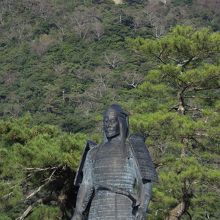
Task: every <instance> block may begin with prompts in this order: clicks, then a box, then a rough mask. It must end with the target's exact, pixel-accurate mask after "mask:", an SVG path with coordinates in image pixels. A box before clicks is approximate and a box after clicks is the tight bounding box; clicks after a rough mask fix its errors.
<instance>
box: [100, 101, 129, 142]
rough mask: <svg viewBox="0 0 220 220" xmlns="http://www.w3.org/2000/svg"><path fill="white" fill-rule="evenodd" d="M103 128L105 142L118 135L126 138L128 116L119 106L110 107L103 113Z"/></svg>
mask: <svg viewBox="0 0 220 220" xmlns="http://www.w3.org/2000/svg"><path fill="white" fill-rule="evenodd" d="M103 128H104V134H105V137H106V138H107V140H109V139H112V138H114V137H116V136H119V135H120V136H121V137H122V138H126V137H127V135H128V114H127V113H126V112H125V111H123V110H122V108H121V107H120V106H119V105H117V104H113V105H111V106H110V107H109V108H108V109H107V110H106V111H105V112H104V118H103Z"/></svg>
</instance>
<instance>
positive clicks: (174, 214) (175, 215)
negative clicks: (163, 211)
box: [165, 201, 186, 220]
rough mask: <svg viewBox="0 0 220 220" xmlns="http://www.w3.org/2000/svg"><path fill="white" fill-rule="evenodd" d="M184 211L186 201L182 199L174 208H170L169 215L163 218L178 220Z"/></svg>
mask: <svg viewBox="0 0 220 220" xmlns="http://www.w3.org/2000/svg"><path fill="white" fill-rule="evenodd" d="M185 212H186V202H184V201H182V202H181V203H179V204H178V205H177V206H176V207H175V208H173V209H171V210H170V212H169V216H168V217H166V218H165V220H179V219H180V218H181V216H182V215H183V214H184V213H185Z"/></svg>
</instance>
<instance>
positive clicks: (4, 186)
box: [0, 116, 86, 219]
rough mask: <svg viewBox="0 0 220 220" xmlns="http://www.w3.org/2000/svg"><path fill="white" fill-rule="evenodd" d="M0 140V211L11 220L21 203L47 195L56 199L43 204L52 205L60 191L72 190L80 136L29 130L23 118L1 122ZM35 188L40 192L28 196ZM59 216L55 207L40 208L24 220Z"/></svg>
mask: <svg viewBox="0 0 220 220" xmlns="http://www.w3.org/2000/svg"><path fill="white" fill-rule="evenodd" d="M0 137H1V145H0V155H1V158H2V160H1V163H0V199H1V202H0V204H1V205H0V208H1V210H3V211H4V212H6V213H7V215H8V217H11V218H12V219H14V218H15V216H18V215H19V213H20V214H21V210H22V209H21V210H19V211H17V210H16V209H17V207H20V208H22V207H25V205H24V204H23V202H25V203H27V202H31V201H32V202H33V201H35V202H36V201H39V199H40V200H42V201H44V200H45V198H47V197H49V195H48V193H49V192H50V193H55V194H56V196H54V198H53V197H52V198H50V197H49V198H48V201H47V203H48V202H49V203H51V202H53V200H54V202H55V203H56V200H57V199H58V198H59V196H60V195H59V194H61V191H62V190H66V191H68V190H72V189H71V188H70V189H69V187H70V185H69V184H71V187H72V181H73V177H74V173H75V170H76V168H77V167H78V163H79V159H80V157H81V156H80V155H81V153H82V149H83V147H84V145H85V142H86V136H85V135H84V134H80V133H78V134H68V135H67V134H65V133H62V132H61V130H60V129H58V128H57V127H54V126H51V125H45V126H31V125H30V117H29V116H27V117H25V118H21V119H18V120H10V121H9V120H7V121H3V120H1V121H0ZM71 175H72V176H71ZM39 187H42V190H39V193H36V195H33V196H30V195H31V193H32V192H33V191H34V190H36V189H37V188H38V189H39ZM50 193H49V194H50ZM28 196H30V199H27V197H28ZM69 196H72V195H69ZM3 201H4V202H3ZM47 203H46V204H47ZM49 203H48V205H49ZM36 204H37V203H36ZM62 215H63V214H62V213H61V210H60V209H59V207H58V206H55V207H51V206H48V207H47V206H44V205H40V206H37V208H34V210H33V214H31V215H30V217H28V219H39V218H44V219H55V218H57V216H62Z"/></svg>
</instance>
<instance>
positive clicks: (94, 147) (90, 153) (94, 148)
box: [87, 141, 100, 160]
mask: <svg viewBox="0 0 220 220" xmlns="http://www.w3.org/2000/svg"><path fill="white" fill-rule="evenodd" d="M87 143H88V144H89V150H88V156H89V157H90V159H91V160H93V159H94V157H95V154H96V152H97V151H98V149H99V148H100V144H96V143H95V142H93V141H87Z"/></svg>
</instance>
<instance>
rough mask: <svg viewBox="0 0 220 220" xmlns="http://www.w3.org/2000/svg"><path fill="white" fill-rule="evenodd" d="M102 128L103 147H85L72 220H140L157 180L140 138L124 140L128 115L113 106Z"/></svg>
mask: <svg viewBox="0 0 220 220" xmlns="http://www.w3.org/2000/svg"><path fill="white" fill-rule="evenodd" d="M103 128H104V143H102V144H100V145H96V144H94V143H93V142H91V141H89V142H88V143H87V145H86V148H85V151H84V154H83V157H82V160H81V164H80V167H79V169H78V173H77V175H76V178H75V185H79V186H80V188H79V191H78V195H77V202H76V208H75V212H74V215H73V217H72V220H82V219H88V220H144V219H146V215H147V207H148V203H149V201H150V198H151V190H152V182H154V181H156V180H157V174H156V171H155V168H154V165H153V163H152V160H151V157H150V155H149V152H148V150H147V148H146V145H145V143H144V138H143V137H142V136H140V135H131V136H130V137H128V133H129V130H128V129H129V127H128V114H127V113H126V112H125V111H123V110H122V108H121V107H120V106H119V105H117V104H113V105H111V106H110V107H109V108H108V109H107V111H106V112H105V113H104V119H103ZM85 213H87V215H85Z"/></svg>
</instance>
